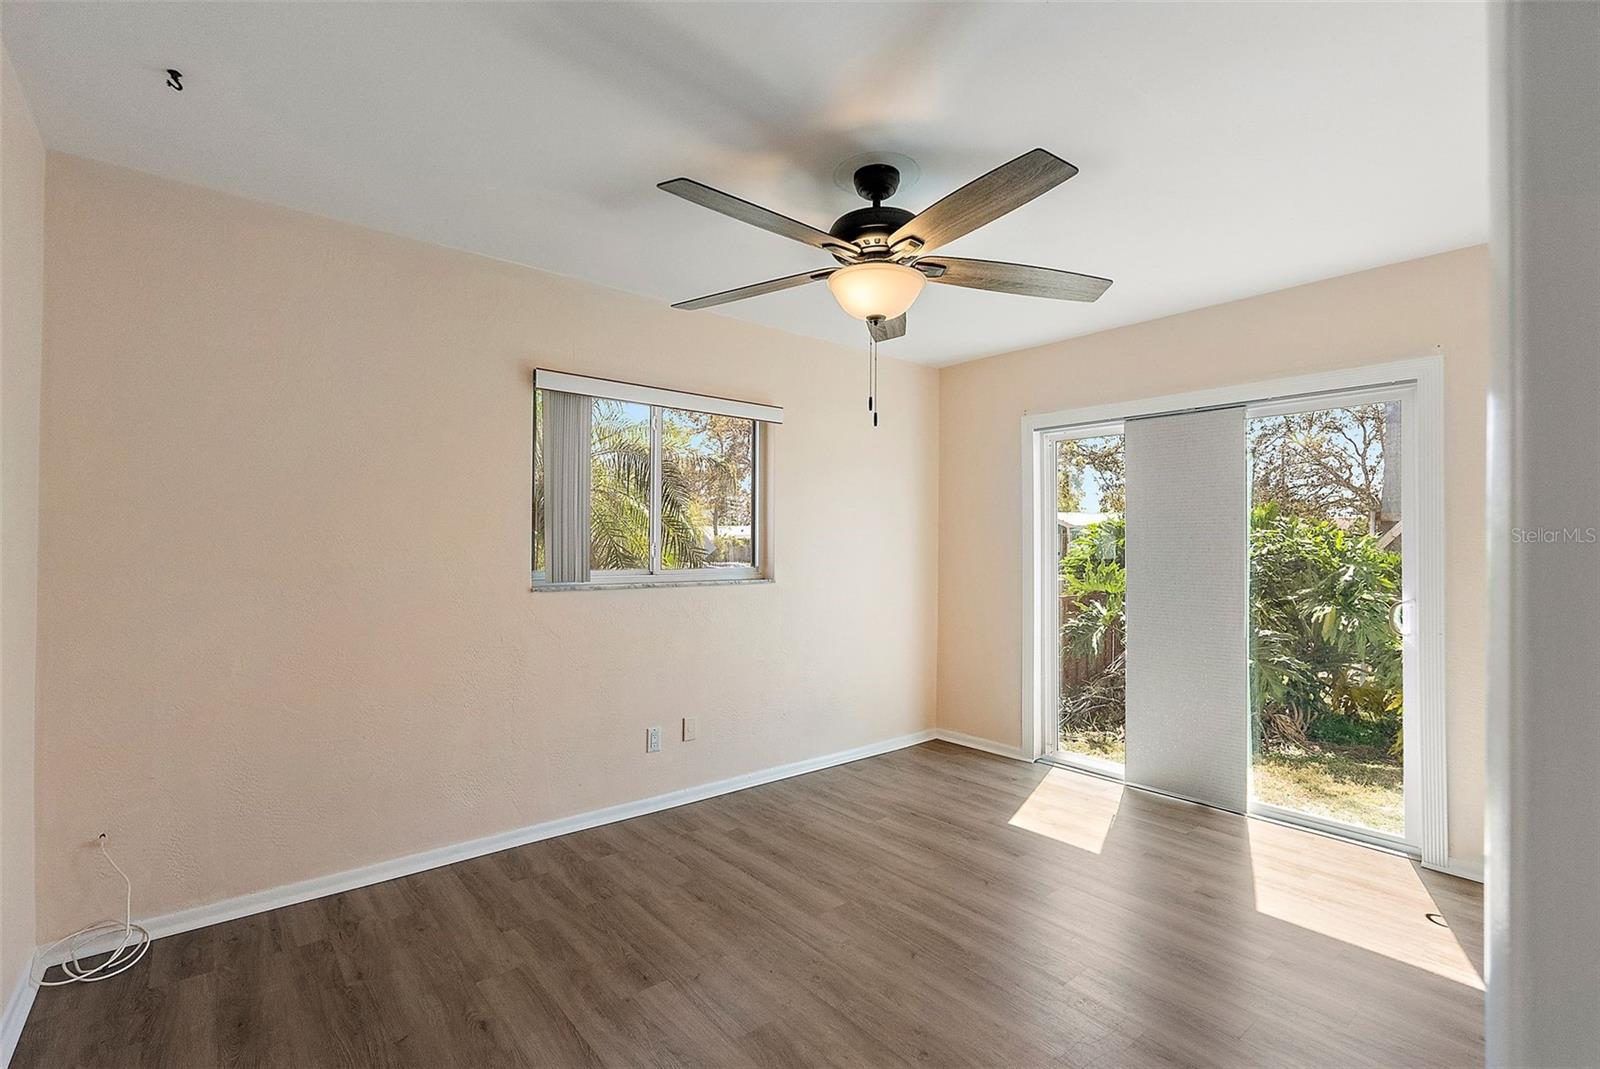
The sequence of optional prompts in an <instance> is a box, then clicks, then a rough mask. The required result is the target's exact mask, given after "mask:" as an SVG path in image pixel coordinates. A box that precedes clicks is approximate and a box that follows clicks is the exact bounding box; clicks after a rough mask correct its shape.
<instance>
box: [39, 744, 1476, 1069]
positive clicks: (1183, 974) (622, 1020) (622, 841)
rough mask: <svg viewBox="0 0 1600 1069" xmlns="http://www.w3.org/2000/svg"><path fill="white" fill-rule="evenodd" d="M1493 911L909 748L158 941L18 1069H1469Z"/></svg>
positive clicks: (970, 758)
mask: <svg viewBox="0 0 1600 1069" xmlns="http://www.w3.org/2000/svg"><path fill="white" fill-rule="evenodd" d="M1480 910H1481V905H1480V896H1479V893H1478V888H1477V886H1476V885H1474V884H1470V883H1467V882H1465V881H1461V880H1456V879H1453V878H1451V877H1448V876H1436V875H1433V874H1429V873H1424V872H1422V871H1421V870H1419V869H1418V868H1417V867H1416V866H1414V865H1412V864H1410V863H1409V862H1406V861H1404V860H1403V859H1400V858H1397V857H1393V856H1390V855H1387V854H1383V853H1379V852H1376V851H1372V850H1365V849H1362V848H1360V847H1355V846H1351V845H1347V844H1344V843H1340V842H1336V841H1333V840H1330V839H1325V838H1320V837H1318V836H1314V835H1311V834H1308V833H1305V832H1300V831H1295V830H1291V829H1288V828H1283V827H1279V826H1276V825H1272V824H1267V823H1263V822H1260V821H1250V820H1245V819H1243V818H1240V817H1235V816H1230V815H1228V814H1224V813H1220V812H1217V811H1215V810H1211V809H1206V808H1203V807H1200V806H1192V805H1187V804H1184V803H1181V802H1174V801H1171V800H1168V799H1165V798H1160V797H1156V796H1153V795H1148V794H1143V793H1141V792H1138V791H1124V790H1122V789H1120V788H1118V787H1117V786H1115V785H1113V784H1110V783H1105V782H1102V781H1100V780H1096V779H1093V778H1091V777H1087V776H1083V775H1079V774H1076V773H1071V772H1066V771H1062V770H1050V771H1047V770H1046V769H1044V768H1043V767H1041V766H1035V765H1027V764H1021V763H1018V762H1014V761H1007V760H1004V759H1002V758H996V757H991V756H989V755H986V754H981V753H978V752H976V751H972V750H966V749H962V748H959V747H956V746H952V745H949V744H946V743H929V744H927V745H923V746H918V747H915V748H913V749H908V750H901V751H898V752H896V753H892V754H888V755H885V756H882V757H876V758H872V759H870V760H865V761H859V762H856V763H854V764H850V765H844V766H840V767H838V768H833V769H829V770H826V771H823V772H816V773H812V774H811V775H807V776H801V777H798V778H796V779H790V780H785V781H782V782H779V783H772V784H768V785H765V786H761V787H755V788H752V789H750V790H746V791H742V792H740V793H738V794H732V795H727V796H724V797H721V798H716V799H712V800H710V801H705V802H699V803H696V804H694V805H689V806H684V807H682V808H679V809H674V810H670V811H668V812H664V813H658V814H655V815H652V816H645V817H639V818H637V819H634V820H629V821H625V822H623V823H620V824H613V825H610V826H607V827H603V828H596V829H594V830H591V831H585V832H580V833H577V834H574V835H568V836H564V837H562V838H560V839H551V840H548V841H545V842H541V843H536V844H533V845H530V846H525V847H520V848H518V849H515V850H509V851H506V852H504V853H500V854H494V855H491V856H488V857H484V858H479V859H477V860H474V861H467V862H463V863H461V864H458V865H451V866H449V867H448V868H442V869H436V870H434V871H431V872H425V873H421V874H419V875H416V876H409V877H406V878H404V879H400V880H394V881H391V882H389V883H384V884H380V885H377V886H373V887H366V888H362V889H359V890H355V891H349V892H346V893H345V894H340V895H335V896H332V897H330V898H324V899H319V900H317V901H313V902H306V903H303V904H301V905H296V906H291V907H288V908H285V909H279V910H274V911H272V912H270V913H264V914H261V915H259V916H255V917H250V918H247V919H244V920H239V921H234V922H231V923H228V924H221V925H217V926H215V927H211V928H206V929H203V930H200V931H195V932H189V933H187V934H184V935H176V936H171V937H169V938H166V939H161V940H158V941H157V942H156V943H155V944H154V945H153V946H152V947H151V950H150V954H149V957H148V958H147V960H146V961H145V962H144V963H141V964H140V965H139V966H137V967H136V968H135V969H134V970H132V971H131V972H129V973H127V974H125V975H123V976H121V977H118V978H116V979H114V980H110V981H107V982H104V983H98V984H87V985H76V986H73V987H67V988H56V989H48V990H45V991H43V992H41V994H40V996H39V998H38V1001H37V1003H36V1004H35V1006H34V1009H33V1012H32V1015H31V1017H30V1018H29V1021H28V1024H27V1027H26V1029H25V1030H24V1032H23V1034H22V1039H21V1043H20V1045H19V1047H18V1049H17V1052H16V1056H15V1059H14V1061H13V1062H12V1065H13V1066H14V1067H16V1069H31V1067H35V1066H45V1067H51V1069H56V1067H66V1066H117V1067H132V1066H168V1067H187V1066H195V1067H212V1066H296V1067H321V1066H425V1067H440V1069H442V1067H450V1066H565V1065H575V1066H576V1065H615V1066H654V1065H666V1066H679V1065H720V1066H745V1065H752V1066H754V1065H860V1066H875V1067H876V1066H897V1065H907V1064H923V1065H934V1066H958V1065H974V1066H1085V1067H1087V1066H1096V1067H1098V1066H1229V1067H1233V1066H1245V1065H1257V1066H1273V1067H1287V1066H1299V1065H1310V1066H1339V1067H1346V1066H1349V1067H1356V1066H1383V1067H1393V1066H1402V1065H1437V1066H1450V1067H1460V1066H1467V1065H1473V1064H1477V1063H1480V1062H1481V1060H1482V1053H1481V1051H1482V1027H1481V1023H1480V1022H1481V1013H1482V983H1481V981H1480V979H1479V967H1478V965H1476V964H1475V962H1476V961H1478V960H1479V959H1478V954H1479V943H1478V939H1477V933H1478V932H1479V930H1480ZM1446 925H1448V927H1447V926H1446Z"/></svg>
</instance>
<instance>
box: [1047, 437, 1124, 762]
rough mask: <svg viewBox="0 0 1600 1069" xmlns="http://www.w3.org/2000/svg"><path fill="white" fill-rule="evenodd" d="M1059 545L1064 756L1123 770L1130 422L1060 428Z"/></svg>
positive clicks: (1056, 738) (1057, 694)
mask: <svg viewBox="0 0 1600 1069" xmlns="http://www.w3.org/2000/svg"><path fill="white" fill-rule="evenodd" d="M1049 448H1050V456H1051V459H1052V461H1053V464H1054V469H1055V478H1054V480H1053V497H1054V501H1053V505H1054V512H1055V525H1054V538H1053V547H1054V554H1055V569H1054V570H1055V584H1054V585H1055V598H1054V603H1055V606H1054V608H1055V613H1054V620H1053V624H1054V630H1055V636H1056V637H1055V653H1056V658H1055V660H1056V664H1057V670H1056V671H1055V672H1054V673H1053V675H1054V695H1053V701H1052V702H1051V705H1052V708H1053V709H1054V711H1055V717H1056V725H1055V730H1053V731H1052V732H1051V733H1050V738H1049V739H1048V741H1047V747H1048V748H1049V751H1050V752H1051V753H1052V754H1053V755H1054V756H1055V757H1056V758H1057V759H1059V760H1062V761H1063V762H1065V763H1068V764H1073V765H1076V766H1078V767H1080V768H1085V769H1088V770H1090V771H1094V772H1098V773H1101V774H1103V775H1114V776H1119V777H1120V776H1121V775H1122V769H1123V754H1124V741H1125V722H1126V721H1125V713H1126V709H1125V701H1124V693H1125V690H1124V681H1125V679H1126V673H1127V664H1126V646H1127V630H1126V620H1125V619H1124V614H1123V603H1124V595H1125V594H1126V592H1127V555H1126V531H1125V529H1124V525H1123V522H1122V509H1123V504H1124V489H1125V486H1124V472H1125V464H1124V454H1123V437H1122V426H1121V424H1120V423H1118V424H1104V425H1098V426H1091V427H1081V428H1075V429H1069V430H1066V431H1062V432H1060V433H1059V434H1057V435H1054V436H1052V438H1051V443H1050V447H1049Z"/></svg>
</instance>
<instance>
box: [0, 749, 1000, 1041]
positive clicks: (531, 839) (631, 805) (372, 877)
mask: <svg viewBox="0 0 1600 1069" xmlns="http://www.w3.org/2000/svg"><path fill="white" fill-rule="evenodd" d="M938 737H940V735H939V733H938V732H936V731H934V730H933V729H931V728H930V729H928V730H926V731H918V732H914V733H913V734H910V735H901V736H899V737H897V738H893V739H885V740H883V741H882V742H874V743H869V744H868V745H866V746H858V747H856V748H855V749H853V750H843V751H841V752H839V753H832V754H826V755H824V756H822V757H812V758H807V759H806V760H804V761H795V762H793V763H791V764H787V765H778V766H777V767H775V768H767V769H762V770H761V771H759V772H749V773H746V774H744V775H742V776H734V777H732V778H731V779H724V780H718V781H716V782H715V783H706V784H703V785H701V786H698V787H685V788H684V789H682V790H678V791H672V792H670V793H668V794H658V795H656V796H655V797H654V798H644V799H641V800H639V801H637V802H624V803H622V804H621V805H614V806H608V807H607V808H605V809H594V810H590V811H589V812H587V813H579V814H577V815H575V816H570V817H562V818H560V819H558V820H548V821H545V822H544V823H542V824H533V825H530V826H528V827H525V828H517V829H514V830H512V831H505V832H500V833H498V834H495V835H486V836H484V837H483V838H481V839H471V840H468V841H467V842H464V843H456V844H454V845H451V846H442V847H439V848H438V849H435V850H425V851H423V852H422V853H419V854H408V855H406V856H405V857H398V858H395V859H393V860H391V861H380V862H378V863H376V864H373V865H365V866H363V867H361V868H358V869H347V870H346V871H344V872H335V873H331V874H329V875H327V876H317V877H314V878H312V879H309V880H301V881H300V882H299V883H291V884H285V885H284V886H282V887H274V888H271V889H270V890H266V891H256V892H254V893H253V894H247V895H240V896H238V897H237V898H226V899H223V900H222V901H220V902H211V903H208V904H207V905H203V906H194V907H191V908H189V909H180V910H178V911H176V912H173V913H166V914H163V915H161V916H159V917H149V918H145V919H142V920H139V921H138V922H137V923H139V924H142V925H144V927H145V928H146V929H147V930H148V931H149V932H150V937H151V938H152V939H160V938H161V937H162V936H167V935H177V934H178V933H179V932H188V931H193V930H194V929H196V928H204V927H207V926H208V925H212V924H221V923H223V922H224V921H231V920H238V919H239V918H240V917H249V916H252V915H254V914H256V913H265V912H266V911H267V910H269V909H279V908H281V907H283V906H292V905H294V904H296V903H298V902H308V901H310V900H311V899H314V898H324V897H326V896H328V895H334V894H338V893H339V892H341V891H349V890H353V889H355V888H357V887H366V886H368V885H370V884H375V883H383V882H384V881H386V880H393V879H397V878H399V877H401V876H410V875H412V874H413V873H417V872H424V871H426V870H428V869H436V868H439V867H440V866H442V865H453V864H455V863H456V862H458V861H467V860H470V859H471V858H475V857H482V856H483V855H485V854H493V853H497V852H499V851H501V850H509V849H511V848H512V847H515V846H523V845H526V844H527V843H536V842H538V841H540V840H541V839H553V838H555V837H556V836H558V835H568V834H571V833H572V832H575V831H583V830H584V829H586V828H597V827H599V826H600V825H602V824H613V823H615V822H617V821H619V820H628V819H629V818H631V817H640V816H644V815H645V814H647V813H659V812H660V811H661V810H663V809H675V808H677V807H678V806H680V805H687V804H689V803H690V802H699V801H703V800H705V799H707V798H715V797H717V796H718V795H722V794H731V793H733V792H734V791H742V790H744V789H745V788H747V787H755V786H759V785H760V784H763V783H771V782H773V781H774V780H780V779H788V778H789V777H791V776H803V775H805V774H806V773H807V772H816V771H818V770H820V769H824V768H831V767H833V766H834V765H844V764H849V763H850V762H851V761H860V760H862V759H863V758H867V757H876V756H878V755H879V754H885V753H889V752H891V751H894V750H902V749H905V748H906V747H907V746H917V745H920V744H921V743H924V742H931V741H932V740H933V739H935V738H938ZM951 741H953V742H959V741H960V740H959V739H952V740H951ZM974 741H975V742H981V741H982V740H974ZM963 745H965V743H963ZM986 745H990V746H992V745H993V744H992V743H990V744H986ZM978 748H982V747H978ZM120 938H121V937H120V936H113V938H111V939H110V940H109V942H108V945H106V946H105V947H103V948H102V947H99V946H97V945H95V944H90V945H88V946H87V947H86V948H85V949H86V952H87V953H95V952H97V951H99V950H102V949H104V950H109V949H112V947H113V946H114V945H115V944H116V943H117V942H118V941H120ZM55 957H56V959H57V960H50V961H45V962H44V965H45V966H47V967H48V966H50V965H59V964H60V963H61V960H60V958H61V956H60V955H56V956H55ZM25 986H26V987H27V988H28V990H29V992H30V994H29V1002H30V1003H31V1002H32V994H31V992H32V990H33V985H32V984H31V983H26V982H25ZM24 1016H26V1011H25V1010H24ZM9 1022H10V1017H9V1015H8V1016H7V1023H8V1027H9ZM20 1030H21V1024H20V1021H19V1024H18V1031H19V1032H20ZM0 1064H3V1063H0Z"/></svg>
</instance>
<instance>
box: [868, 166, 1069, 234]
mask: <svg viewBox="0 0 1600 1069" xmlns="http://www.w3.org/2000/svg"><path fill="white" fill-rule="evenodd" d="M1077 173H1078V169H1077V168H1076V167H1074V166H1073V165H1072V164H1070V163H1068V162H1067V161H1066V160H1064V159H1061V158H1060V157H1059V156H1056V155H1055V154H1053V153H1050V152H1046V151H1045V150H1044V149H1042V148H1036V149H1034V150H1033V151H1032V152H1024V153H1023V154H1022V155H1020V156H1018V157H1017V158H1016V159H1014V160H1012V161H1011V162H1010V163H1002V164H1001V165H1000V166H998V167H996V168H995V169H994V170H992V171H990V172H989V173H988V174H986V175H984V176H983V177H982V178H974V179H973V180H972V181H970V182H968V183H967V184H966V185H964V186H962V187H961V188H960V189H958V190H956V191H955V192H954V193H951V194H949V195H948V196H946V197H945V198H944V199H943V200H940V201H938V202H936V203H935V204H934V205H933V206H932V207H930V208H928V209H927V210H926V211H924V212H922V213H921V214H919V215H917V216H916V217H915V218H913V219H911V220H910V221H909V222H907V223H906V224H905V225H903V226H902V227H900V229H898V230H896V231H895V232H894V233H893V234H891V235H890V236H889V246H890V248H893V247H894V246H895V245H897V244H899V243H900V242H903V241H907V240H915V241H917V242H920V243H921V244H920V246H919V248H920V251H922V252H929V251H932V250H933V249H936V248H938V247H939V246H940V245H946V244H949V243H950V242H952V241H954V240H955V239H956V238H959V237H961V236H962V235H963V234H970V233H971V232H972V231H974V230H976V229H978V228H979V227H980V226H983V225H984V224H985V223H992V222H994V221H995V220H996V219H998V218H1000V217H1001V216H1002V215H1004V214H1006V213H1007V212H1009V211H1012V210H1014V209H1016V208H1020V207H1022V206H1023V205H1024V204H1026V203H1028V202H1029V201H1030V200H1032V199H1033V198H1034V197H1037V196H1038V195H1039V194H1041V193H1046V192H1048V191H1050V190H1052V189H1054V188H1055V187H1056V186H1059V185H1060V184H1061V183H1062V182H1065V181H1066V180H1067V179H1069V178H1071V177H1072V176H1073V175H1075V174H1077Z"/></svg>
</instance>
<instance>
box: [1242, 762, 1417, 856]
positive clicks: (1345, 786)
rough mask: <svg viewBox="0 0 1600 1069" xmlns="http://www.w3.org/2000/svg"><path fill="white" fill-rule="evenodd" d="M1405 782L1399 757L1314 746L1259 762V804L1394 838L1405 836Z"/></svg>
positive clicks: (1257, 776)
mask: <svg viewBox="0 0 1600 1069" xmlns="http://www.w3.org/2000/svg"><path fill="white" fill-rule="evenodd" d="M1403 778H1404V774H1403V772H1402V768H1401V763H1400V758H1398V757H1391V756H1390V755H1389V754H1388V753H1387V752H1386V751H1384V750H1380V749H1375V748H1373V747H1369V746H1329V745H1327V744H1326V743H1312V744H1311V745H1310V747H1309V748H1307V749H1300V748H1298V747H1293V748H1287V749H1283V750H1273V751H1269V752H1266V753H1258V754H1257V755H1256V759H1255V793H1256V798H1257V799H1258V800H1260V801H1263V802H1270V803H1271V804H1273V805H1279V806H1283V807H1284V808H1285V809H1296V810H1299V811H1300V812H1302V813H1311V814H1313V815H1315V816H1321V817H1331V818H1333V819H1334V820H1342V821H1344V822H1345V823H1346V824H1359V825H1361V826H1362V827H1366V828H1373V829H1375V830H1377V831H1385V832H1389V833H1391V834H1394V835H1400V834H1402V833H1404V831H1405V807H1404V804H1403V803H1404V798H1405V796H1404V793H1403V791H1402V788H1401V784H1402V782H1403Z"/></svg>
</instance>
